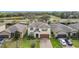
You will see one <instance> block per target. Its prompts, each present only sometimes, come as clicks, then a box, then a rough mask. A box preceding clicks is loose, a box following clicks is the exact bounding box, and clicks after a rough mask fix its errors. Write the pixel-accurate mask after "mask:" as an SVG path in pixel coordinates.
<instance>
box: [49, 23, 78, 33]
mask: <svg viewBox="0 0 79 59" xmlns="http://www.w3.org/2000/svg"><path fill="white" fill-rule="evenodd" d="M50 26H51V30H52V31H56V32H57V31H63V32H74V31H77V30H76V29H73V28H71V27H69V26H66V25H63V24H51V25H50Z"/></svg>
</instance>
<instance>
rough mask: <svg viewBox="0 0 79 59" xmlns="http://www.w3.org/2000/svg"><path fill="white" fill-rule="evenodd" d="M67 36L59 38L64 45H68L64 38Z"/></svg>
mask: <svg viewBox="0 0 79 59" xmlns="http://www.w3.org/2000/svg"><path fill="white" fill-rule="evenodd" d="M64 39H65V38H58V40H59V41H60V43H61V44H62V45H67V44H66V41H65V40H64Z"/></svg>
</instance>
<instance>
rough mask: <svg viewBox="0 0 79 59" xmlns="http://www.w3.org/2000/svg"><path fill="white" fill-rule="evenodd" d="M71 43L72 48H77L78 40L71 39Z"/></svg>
mask: <svg viewBox="0 0 79 59" xmlns="http://www.w3.org/2000/svg"><path fill="white" fill-rule="evenodd" d="M72 42H73V46H74V47H76V48H79V40H78V39H73V38H72Z"/></svg>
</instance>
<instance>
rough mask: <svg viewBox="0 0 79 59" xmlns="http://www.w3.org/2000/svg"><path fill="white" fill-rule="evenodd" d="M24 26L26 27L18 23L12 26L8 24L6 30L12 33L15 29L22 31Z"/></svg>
mask: <svg viewBox="0 0 79 59" xmlns="http://www.w3.org/2000/svg"><path fill="white" fill-rule="evenodd" d="M26 28H27V27H26V25H24V24H19V23H18V24H15V25H13V26H10V27H9V28H7V29H6V31H8V32H10V33H14V32H15V31H19V32H23V31H24V30H25V29H26Z"/></svg>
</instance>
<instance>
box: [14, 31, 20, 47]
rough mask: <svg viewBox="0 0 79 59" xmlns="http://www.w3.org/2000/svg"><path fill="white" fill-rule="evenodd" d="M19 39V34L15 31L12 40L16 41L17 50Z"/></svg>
mask: <svg viewBox="0 0 79 59" xmlns="http://www.w3.org/2000/svg"><path fill="white" fill-rule="evenodd" d="M19 38H20V32H18V31H16V32H15V33H14V39H15V40H16V47H17V48H18V44H19V43H18V40H19Z"/></svg>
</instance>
